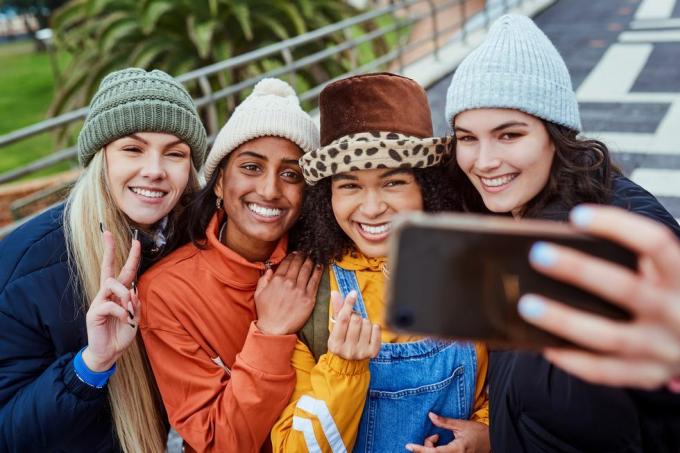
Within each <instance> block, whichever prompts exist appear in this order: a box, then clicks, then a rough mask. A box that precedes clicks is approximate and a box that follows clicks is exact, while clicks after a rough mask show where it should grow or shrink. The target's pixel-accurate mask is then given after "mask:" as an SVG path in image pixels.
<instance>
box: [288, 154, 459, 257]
mask: <svg viewBox="0 0 680 453" xmlns="http://www.w3.org/2000/svg"><path fill="white" fill-rule="evenodd" d="M409 171H412V172H413V175H414V177H415V179H416V183H417V184H418V186H419V187H420V190H421V193H422V196H423V208H424V211H426V212H441V211H460V210H462V205H461V200H460V197H459V196H458V192H457V188H456V185H455V184H454V183H453V181H452V180H451V175H450V173H449V171H448V170H447V168H446V167H443V166H438V167H428V168H414V169H412V170H409ZM290 237H291V242H290V243H291V246H292V247H293V248H294V249H296V250H299V251H301V252H304V253H307V254H308V255H309V256H311V257H312V258H313V259H314V260H315V261H316V262H317V263H324V264H328V263H331V262H332V261H335V260H339V259H341V258H342V256H343V255H345V254H346V253H348V252H350V251H351V250H352V249H353V247H354V243H353V242H352V240H351V239H350V238H349V237H348V236H347V235H346V234H345V232H344V231H342V229H341V228H340V226H339V225H338V223H337V222H336V220H335V216H334V215H333V207H332V206H331V178H324V179H322V180H321V181H319V183H318V184H317V185H315V186H311V187H308V188H307V193H306V196H305V200H304V202H303V204H302V215H301V216H300V220H299V221H298V223H297V225H296V226H295V227H294V228H293V230H292V231H291V235H290Z"/></svg>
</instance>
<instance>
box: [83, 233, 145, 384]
mask: <svg viewBox="0 0 680 453" xmlns="http://www.w3.org/2000/svg"><path fill="white" fill-rule="evenodd" d="M102 239H103V241H104V257H103V258H102V266H101V272H100V284H99V292H98V293H97V295H96V296H95V298H94V300H93V301H92V303H91V304H90V308H89V309H88V310H87V315H86V316H85V323H86V326H87V347H86V348H85V350H84V351H83V361H84V362H85V365H87V367H88V368H89V369H90V370H92V371H95V372H101V371H106V370H108V369H109V368H111V367H112V366H113V364H114V363H115V362H116V360H117V359H118V357H120V355H121V354H122V353H123V352H124V351H125V349H127V347H128V346H129V345H130V343H132V342H133V341H134V339H135V336H136V335H137V325H138V318H139V308H140V303H139V299H138V298H137V291H136V289H134V288H133V282H134V281H135V278H136V277H137V268H138V267H139V261H140V259H141V245H140V243H139V241H138V240H136V239H135V240H133V241H132V245H131V247H130V253H129V254H128V257H127V260H126V262H125V264H124V265H123V268H122V269H121V271H120V273H119V274H118V276H116V272H115V270H114V258H113V256H114V244H113V236H112V235H111V233H110V232H108V231H104V233H103V235H102Z"/></svg>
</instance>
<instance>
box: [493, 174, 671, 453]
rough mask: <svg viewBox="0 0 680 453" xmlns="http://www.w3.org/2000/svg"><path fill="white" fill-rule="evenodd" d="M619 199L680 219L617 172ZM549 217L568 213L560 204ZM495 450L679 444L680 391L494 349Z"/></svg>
mask: <svg viewBox="0 0 680 453" xmlns="http://www.w3.org/2000/svg"><path fill="white" fill-rule="evenodd" d="M613 189H614V190H613V195H614V196H613V200H612V203H611V204H613V205H615V206H619V207H622V208H625V209H627V210H629V211H632V212H636V213H638V214H641V215H644V216H646V217H649V218H652V219H655V220H658V221H659V222H661V223H663V224H665V225H667V226H668V227H670V228H671V229H672V230H673V231H674V232H675V234H676V235H677V236H678V238H680V227H679V226H678V224H677V223H676V222H675V220H674V219H673V217H672V216H671V215H670V214H669V213H668V212H667V211H666V209H664V207H663V206H661V204H660V203H659V202H658V201H657V200H656V199H655V198H654V197H653V196H652V195H651V194H650V193H649V192H647V191H646V190H644V189H642V188H641V187H640V186H638V185H636V184H635V183H633V182H632V181H630V180H628V179H627V178H625V177H623V176H617V177H615V179H614V186H613ZM545 214H546V215H545V217H547V218H551V219H555V220H564V219H566V218H567V215H568V212H567V211H566V210H564V209H562V210H561V209H559V208H555V207H554V206H553V207H551V208H550V209H547V210H546V212H545ZM488 379H489V380H488V383H489V409H490V422H491V424H490V432H491V446H492V449H493V451H494V452H513V453H514V452H598V453H604V452H643V451H644V452H654V453H656V452H659V453H662V452H669V453H670V452H673V453H677V452H680V395H673V394H671V393H669V392H665V391H659V392H639V391H629V390H625V389H615V388H609V387H603V386H597V385H592V384H588V383H586V382H584V381H582V380H580V379H577V378H575V377H573V376H571V375H569V374H567V373H565V372H564V371H562V370H561V369H559V368H557V367H554V366H553V365H551V364H550V363H549V362H547V361H546V360H545V359H543V357H542V356H541V355H539V354H535V353H528V352H514V351H492V352H491V355H490V363H489V377H488Z"/></svg>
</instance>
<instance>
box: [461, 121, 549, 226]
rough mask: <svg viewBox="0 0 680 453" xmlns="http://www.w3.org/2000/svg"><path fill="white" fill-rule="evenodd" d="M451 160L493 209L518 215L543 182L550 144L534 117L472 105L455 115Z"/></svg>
mask: <svg viewBox="0 0 680 453" xmlns="http://www.w3.org/2000/svg"><path fill="white" fill-rule="evenodd" d="M454 123H455V131H456V141H457V143H456V161H457V162H458V166H459V167H460V168H461V169H462V170H463V171H464V172H465V174H466V175H467V176H468V178H469V179H470V181H471V182H472V184H473V185H474V186H475V188H476V189H477V191H478V192H479V193H480V195H481V196H482V200H484V205H485V206H486V207H487V208H488V209H489V210H490V211H492V212H497V213H506V212H510V213H512V214H513V215H514V216H515V217H518V216H521V213H522V211H523V209H524V207H525V206H526V204H527V203H528V202H529V201H531V200H532V199H533V198H534V197H535V196H536V195H538V194H539V193H540V192H541V190H543V188H544V187H545V185H546V184H547V183H548V179H549V177H550V168H551V166H552V162H553V158H554V156H555V146H554V144H553V143H552V141H551V140H550V137H549V136H548V131H547V130H546V128H545V126H544V124H543V123H542V122H541V120H539V119H538V118H536V117H534V116H532V115H528V114H526V113H523V112H520V111H518V110H509V109H474V110H467V111H465V112H462V113H459V114H458V115H457V116H456V118H455V120H454Z"/></svg>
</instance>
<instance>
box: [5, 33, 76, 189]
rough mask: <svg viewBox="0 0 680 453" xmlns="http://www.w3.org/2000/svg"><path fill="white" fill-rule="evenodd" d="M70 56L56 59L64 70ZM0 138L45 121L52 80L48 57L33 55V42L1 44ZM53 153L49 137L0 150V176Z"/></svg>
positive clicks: (47, 170)
mask: <svg viewBox="0 0 680 453" xmlns="http://www.w3.org/2000/svg"><path fill="white" fill-rule="evenodd" d="M68 59H69V56H68V55H66V54H64V53H62V54H59V55H58V60H59V67H60V68H65V67H66V64H67V63H68ZM0 68H2V69H0V135H2V134H6V133H8V132H11V131H14V130H16V129H19V128H22V127H26V126H30V125H31V124H34V123H36V122H38V121H41V120H43V119H45V118H47V115H46V112H47V109H48V107H49V105H50V102H51V101H52V97H53V95H54V78H53V74H52V67H51V65H50V60H49V55H48V54H47V53H46V52H36V51H35V48H34V44H33V41H30V40H28V41H20V42H14V43H8V44H0ZM54 150H55V143H54V139H53V137H52V135H51V134H50V133H45V134H41V135H38V136H36V137H33V138H31V139H29V140H23V141H21V142H18V143H14V144H12V145H10V146H6V147H3V148H0V173H4V172H6V171H8V170H11V169H14V168H16V167H19V166H22V165H25V164H27V163H29V162H32V161H34V160H36V159H38V158H40V157H43V156H46V155H48V154H50V153H52V152H53V151H54ZM70 166H71V164H69V163H67V162H64V163H62V164H60V165H57V166H55V167H52V168H49V169H46V170H43V171H41V172H38V173H35V174H33V175H32V177H37V176H41V175H45V174H51V173H55V172H57V171H61V170H64V169H67V168H70Z"/></svg>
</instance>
